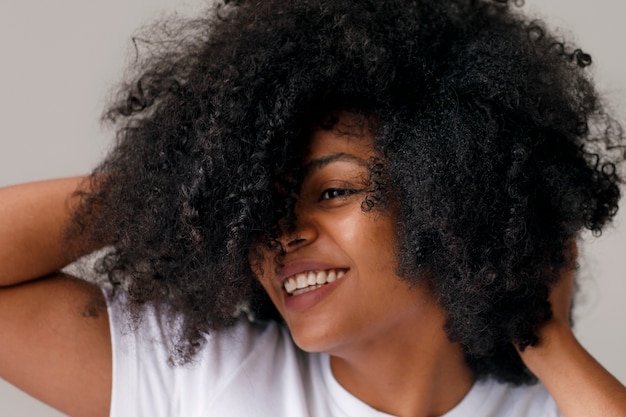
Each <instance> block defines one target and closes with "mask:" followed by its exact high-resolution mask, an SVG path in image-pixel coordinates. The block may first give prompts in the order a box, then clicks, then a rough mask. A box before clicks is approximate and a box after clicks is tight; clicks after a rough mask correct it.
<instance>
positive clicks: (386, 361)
mask: <svg viewBox="0 0 626 417" xmlns="http://www.w3.org/2000/svg"><path fill="white" fill-rule="evenodd" d="M431 317H432V316H431ZM443 322H444V318H443V314H440V313H438V314H436V315H435V317H434V319H433V320H430V319H425V318H424V317H422V320H419V323H414V325H415V326H417V327H414V328H415V329H419V330H416V331H415V332H414V333H411V334H407V332H406V327H405V325H406V323H405V324H404V325H401V326H398V328H396V329H394V328H391V329H389V330H388V332H387V334H386V335H385V337H384V338H376V339H374V340H367V341H361V342H360V343H358V344H355V345H353V346H351V347H350V348H349V349H345V350H343V349H342V350H339V351H337V352H331V368H332V371H333V375H334V376H335V378H336V379H337V381H338V382H339V383H340V384H341V385H342V386H343V387H344V388H345V389H347V390H348V391H349V392H350V393H352V394H353V395H355V396H356V397H357V398H359V399H361V400H362V401H364V402H365V403H367V404H368V405H370V406H372V407H373V408H375V409H377V410H379V411H383V412H385V413H388V414H392V415H396V416H399V417H431V416H432V417H434V416H441V415H443V414H445V413H446V412H448V411H449V410H451V409H452V408H453V407H454V406H455V405H457V404H458V403H459V402H460V401H461V400H462V399H463V397H464V396H465V395H466V394H467V393H468V391H469V390H470V388H471V386H472V384H473V381H474V378H473V375H472V372H471V371H470V369H469V367H468V366H467V363H466V362H465V356H464V354H463V350H462V348H461V346H460V345H459V344H458V343H451V342H450V341H449V340H448V337H447V335H446V333H445V332H444V331H443Z"/></svg>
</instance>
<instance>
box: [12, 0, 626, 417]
mask: <svg viewBox="0 0 626 417" xmlns="http://www.w3.org/2000/svg"><path fill="white" fill-rule="evenodd" d="M136 45H137V54H138V58H137V61H136V62H135V64H134V67H133V68H132V69H131V70H130V72H129V76H128V78H127V80H126V82H125V84H123V85H122V86H121V87H120V89H119V92H118V94H117V96H115V98H114V100H113V101H112V103H111V104H110V106H109V107H108V109H107V112H106V116H105V118H106V120H107V121H109V122H110V123H111V124H112V125H113V126H114V127H115V128H116V129H117V140H118V141H117V143H116V145H115V147H114V149H113V150H112V151H111V152H110V154H109V155H108V156H107V157H106V158H105V160H104V161H103V162H102V163H101V164H100V166H99V167H98V168H97V169H96V170H95V171H94V172H93V174H92V175H91V176H89V177H88V178H86V179H83V178H74V179H66V180H59V181H50V182H44V183H34V184H27V185H23V186H16V187H11V188H6V189H4V190H2V195H1V196H0V201H2V202H3V203H2V207H1V209H2V212H1V214H2V215H1V216H0V218H2V219H3V220H2V221H0V265H2V267H1V268H0V285H2V286H5V287H6V288H2V289H0V333H2V334H3V341H2V342H0V375H2V376H3V377H4V378H6V379H7V380H9V381H11V382H13V383H14V384H15V385H17V386H19V387H21V388H22V389H24V390H25V391H27V392H29V393H31V394H32V395H34V396H37V397H38V398H41V399H43V400H44V401H46V402H48V403H50V404H52V405H54V406H55V407H57V408H59V409H61V410H63V411H65V412H67V413H70V414H71V415H90V416H91V415H102V416H104V415H111V416H124V415H133V416H134V415H150V416H159V415H162V416H170V415H181V416H192V417H193V416H204V415H229V416H239V415H246V416H247V415H271V416H279V417H280V416H353V415H359V416H368V415H371V416H385V415H397V416H407V417H408V416H444V415H445V416H446V417H463V416H469V415H481V416H482V415H485V416H500V415H502V416H504V415H506V416H513V417H516V416H517V417H521V416H528V417H530V416H533V417H534V416H541V415H546V416H557V415H565V416H570V417H575V416H589V415H600V414H602V415H615V416H622V415H625V414H626V389H625V388H624V387H623V386H622V385H621V384H620V383H619V382H618V381H617V380H615V379H614V378H613V377H612V376H611V375H610V374H609V373H608V372H607V371H606V370H604V368H602V367H601V366H600V365H599V364H597V363H596V362H595V361H594V360H593V358H591V356H589V355H588V353H587V352H586V351H585V349H584V348H582V346H581V345H580V344H579V343H578V341H577V340H576V338H575V337H574V334H573V333H572V330H571V326H570V324H571V323H570V305H571V304H570V303H571V301H570V300H571V292H572V286H573V280H574V270H575V269H576V261H577V245H576V240H577V239H578V238H579V237H580V236H581V233H582V232H583V230H590V231H592V232H594V233H599V232H601V231H602V230H604V228H605V227H606V225H607V224H608V223H609V222H610V220H611V219H612V217H613V216H614V215H615V213H616V210H617V203H618V200H619V197H620V189H619V185H620V184H621V183H622V181H623V171H624V150H625V149H626V141H625V140H624V137H623V135H622V130H621V127H620V126H619V124H618V123H617V122H616V121H615V120H614V118H613V117H612V116H611V115H610V114H609V113H608V112H607V111H606V109H605V108H604V106H603V101H602V100H601V99H600V97H599V96H598V93H597V92H596V90H595V87H594V84H593V82H592V80H591V78H590V74H589V69H588V67H589V65H590V63H591V58H590V56H589V55H587V54H586V53H585V52H583V51H581V50H580V49H578V48H577V47H575V46H573V45H572V44H569V43H567V42H562V41H560V40H559V39H558V38H557V37H555V36H554V35H553V34H552V33H551V32H550V30H549V29H547V28H546V27H545V26H544V24H543V23H541V22H540V21H537V20H533V19H529V18H526V17H525V16H524V15H523V14H521V13H520V11H519V10H518V9H517V7H516V6H515V5H514V4H510V2H506V1H501V0H498V1H491V0H475V1H469V0H449V1H445V2H442V1H439V0H437V1H436V0H416V1H400V0H398V1H395V0H389V1H385V2H369V1H356V0H333V1H326V0H298V1H292V2H284V1H279V0H276V1H271V0H268V1H264V2H248V1H245V0H244V1H225V2H223V3H215V4H213V5H212V6H211V7H209V9H208V10H207V11H206V13H205V14H204V15H201V16H200V17H197V18H190V19H183V18H178V19H176V18H172V19H170V20H165V21H160V22H158V23H157V24H155V25H153V26H150V27H149V28H147V29H145V31H144V32H143V33H142V34H141V35H140V36H138V37H137V39H136ZM68 197H69V200H68ZM44 211H45V213H46V215H45V216H41V213H43V212H44ZM100 248H104V251H103V252H101V255H100V258H99V259H98V261H97V262H96V265H95V271H96V272H97V273H100V274H102V275H103V277H104V278H103V280H102V282H99V283H98V284H99V285H100V286H101V287H102V289H103V293H104V298H103V297H102V295H101V292H100V291H99V290H98V288H96V287H95V286H93V285H91V284H87V283H85V282H84V281H80V280H77V279H75V278H71V277H68V276H63V275H59V274H58V273H55V272H54V271H58V270H59V269H60V268H61V267H63V266H64V265H65V264H67V263H68V262H71V261H72V260H74V259H76V258H77V257H78V256H80V255H82V254H85V253H89V252H91V251H93V250H95V249H100ZM49 274H53V276H52V277H48V278H45V279H41V280H37V278H39V277H44V276H47V275H49ZM129 325H130V327H129ZM564 381H567V384H564V383H563V382H564ZM242 399H245V401H242Z"/></svg>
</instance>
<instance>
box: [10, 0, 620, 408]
mask: <svg viewBox="0 0 626 417" xmlns="http://www.w3.org/2000/svg"><path fill="white" fill-rule="evenodd" d="M201 4H202V3H201V1H200V0H188V1H180V0H179V1H176V0H108V1H106V2H105V1H99V2H87V1H84V0H57V1H54V2H48V1H44V0H36V1H21V2H18V1H8V0H2V1H1V2H0V53H1V57H0V60H1V65H0V186H2V185H8V184H12V183H18V182H24V181H30V180H37V179H43V178H50V177H62V176H68V175H77V174H83V173H86V172H88V171H89V170H90V169H91V168H92V167H93V166H94V164H95V163H96V162H97V161H98V160H99V159H100V158H101V157H102V156H103V155H104V154H105V152H106V149H107V147H108V146H109V145H110V143H111V141H110V138H111V136H112V133H111V132H109V131H105V130H103V129H102V128H101V126H100V125H99V121H98V118H99V115H100V112H101V109H102V107H103V105H104V103H105V102H106V98H107V94H108V92H109V90H110V88H111V87H112V86H113V85H114V84H115V83H116V82H117V80H118V79H119V78H120V76H121V75H122V73H123V68H124V66H125V62H126V61H127V59H128V57H130V56H131V54H130V53H129V51H130V49H129V39H130V36H131V35H132V33H133V32H134V31H135V29H136V28H138V27H139V26H140V25H141V24H143V23H146V22H148V21H150V20H151V19H153V18H155V17H158V16H160V15H161V14H162V13H164V12H171V11H173V10H177V11H178V12H179V13H182V14H189V13H193V11H194V10H195V9H197V8H198V6H199V5H201ZM526 9H527V10H528V11H529V12H530V13H531V14H533V15H536V16H541V17H545V18H546V20H548V21H549V22H551V24H552V26H556V27H558V28H560V29H559V31H560V33H562V34H563V35H565V36H567V37H571V36H573V37H574V39H576V40H577V41H578V42H579V44H580V45H581V46H582V47H583V49H585V50H588V51H589V52H591V53H592V55H593V57H594V62H595V69H594V71H595V73H596V78H597V80H598V83H599V86H600V89H601V91H603V92H604V93H605V95H606V97H607V98H608V101H609V104H610V105H611V106H612V107H614V108H615V109H616V110H618V112H619V113H620V114H621V115H622V117H621V120H622V122H624V119H625V118H624V117H623V115H624V114H626V79H624V77H622V72H623V69H624V68H625V67H626V48H624V47H623V42H624V40H626V24H625V22H624V20H625V13H626V4H625V3H623V2H621V1H616V0H595V1H585V2H582V1H581V2H572V1H571V0H527V1H526ZM625 249H626V209H622V210H621V211H620V213H619V214H618V216H617V218H616V221H615V224H614V227H613V228H611V229H610V230H608V231H607V232H606V233H605V234H604V235H603V236H602V238H600V239H598V240H596V239H593V238H591V237H590V236H586V237H585V238H584V243H583V244H582V247H581V254H582V258H581V263H582V265H583V268H582V271H581V277H580V282H581V287H582V291H581V294H580V295H579V296H578V300H577V302H578V306H577V309H576V312H575V314H576V318H577V325H576V329H577V334H578V336H579V338H580V340H581V342H582V343H583V344H584V345H585V346H586V347H587V349H588V350H589V351H590V352H591V353H592V354H593V355H594V356H595V357H596V358H597V359H598V360H599V361H600V362H601V363H602V364H604V365H605V366H606V367H607V368H608V369H610V370H611V371H612V372H613V373H614V374H615V375H616V376H617V377H618V378H619V379H620V380H621V381H622V382H626V360H625V359H624V358H623V357H622V354H623V352H626V332H624V330H625V328H626V326H625V325H624V319H626V308H625V307H624V304H625V303H624V300H623V295H624V294H626V281H625V280H624V275H625V274H624V271H623V269H624V264H625V255H626V251H625ZM60 415H61V414H59V413H58V412H56V411H54V410H51V409H50V408H48V407H46V406H44V405H42V404H41V403H39V402H37V401H36V400H33V399H31V398H29V397H28V396H26V395H24V394H22V393H21V392H19V391H17V390H16V389H14V388H13V387H11V386H10V385H9V384H6V383H4V382H3V381H0V416H3V417H4V416H8V417H18V416H42V417H54V416H60Z"/></svg>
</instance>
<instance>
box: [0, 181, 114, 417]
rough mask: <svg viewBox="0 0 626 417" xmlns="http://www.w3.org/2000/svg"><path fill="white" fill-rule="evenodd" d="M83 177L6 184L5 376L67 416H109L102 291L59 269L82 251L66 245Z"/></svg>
mask: <svg viewBox="0 0 626 417" xmlns="http://www.w3.org/2000/svg"><path fill="white" fill-rule="evenodd" d="M81 181H82V179H80V178H72V179H64V180H55V181H45V182H39V183H32V184H25V185H22V186H15V187H8V188H4V189H0V334H1V335H2V337H1V338H0V377H2V378H4V379H6V380H7V381H9V382H10V383H12V384H14V385H15V386H17V387H18V388H20V389H22V390H24V391H26V392H27V393H29V394H31V395H33V396H34V397H36V398H39V399H41V400H42V401H44V402H46V403H48V404H50V405H51V406H53V407H55V408H57V409H59V410H61V411H63V412H65V413H68V414H69V415H72V416H103V417H104V416H106V415H108V411H109V401H110V395H111V372H112V371H111V369H112V363H111V358H112V356H111V355H112V354H111V342H110V333H109V323H108V317H107V311H106V306H105V303H104V299H103V296H102V293H101V292H100V290H99V289H98V288H97V287H95V286H93V285H91V284H89V283H86V282H84V281H81V280H78V279H75V278H71V277H68V276H64V275H62V274H59V273H57V272H55V271H58V270H59V269H60V268H62V267H63V266H65V264H67V263H68V262H71V261H72V260H73V259H74V257H75V256H76V255H78V254H80V253H81V252H84V251H82V250H80V248H76V249H72V250H71V251H67V250H66V249H65V248H64V245H62V239H63V231H64V228H65V224H66V222H67V221H68V219H69V217H70V215H71V204H69V203H68V198H69V196H70V195H71V193H72V192H73V191H74V190H75V189H76V187H77V186H78V184H80V182H81ZM49 274H51V275H49ZM45 275H49V276H48V277H47V278H43V279H39V277H41V276H45Z"/></svg>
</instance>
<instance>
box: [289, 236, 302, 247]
mask: <svg viewBox="0 0 626 417" xmlns="http://www.w3.org/2000/svg"><path fill="white" fill-rule="evenodd" d="M304 241H305V239H303V238H301V237H296V238H293V239H291V240H290V241H289V242H287V246H291V247H293V246H296V245H298V244H300V243H302V242H304Z"/></svg>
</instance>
